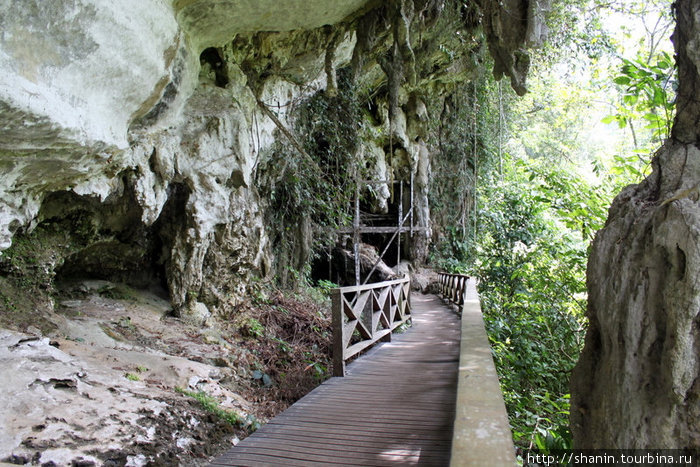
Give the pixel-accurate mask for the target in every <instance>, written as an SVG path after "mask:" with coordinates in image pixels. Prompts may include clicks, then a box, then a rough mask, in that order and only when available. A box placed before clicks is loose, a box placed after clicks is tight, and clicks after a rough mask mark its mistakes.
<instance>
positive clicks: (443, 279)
mask: <svg viewBox="0 0 700 467" xmlns="http://www.w3.org/2000/svg"><path fill="white" fill-rule="evenodd" d="M467 282H469V276H465V275H464V274H448V273H446V272H440V273H438V283H439V284H440V295H442V296H443V298H445V299H446V300H449V301H450V302H452V303H454V304H455V305H457V306H458V307H461V306H462V305H464V292H465V291H466V290H467Z"/></svg>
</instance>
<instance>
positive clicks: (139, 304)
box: [0, 280, 330, 466]
mask: <svg viewBox="0 0 700 467" xmlns="http://www.w3.org/2000/svg"><path fill="white" fill-rule="evenodd" d="M261 295H262V296H261V297H258V302H257V305H256V304H253V305H248V306H245V307H240V308H239V309H236V310H235V312H232V314H231V316H230V317H229V318H230V319H228V320H219V321H217V322H207V323H205V325H204V326H202V325H201V323H187V322H183V321H182V320H179V319H177V318H174V317H172V316H171V313H170V312H171V309H170V304H169V302H168V301H167V300H165V299H163V298H162V297H160V296H159V295H158V294H156V293H153V292H148V291H140V290H134V289H131V288H128V287H126V286H123V285H119V284H113V283H110V282H105V281H96V280H92V281H82V282H76V283H73V284H69V285H67V286H66V285H64V288H63V291H62V296H61V298H57V299H56V307H55V309H56V310H57V311H56V313H54V314H53V315H52V316H50V320H51V321H52V322H54V323H55V324H56V326H57V329H58V330H57V331H53V332H50V335H42V331H40V330H39V329H38V328H37V327H34V326H31V325H30V326H26V327H25V328H24V329H21V331H22V332H19V330H9V329H0V374H2V375H3V377H2V378H0V407H2V411H0V426H2V430H0V463H3V462H4V463H6V464H32V465H45V466H54V465H55V466H59V465H73V466H76V465H77V466H90V465H114V466H117V465H119V466H122V465H128V466H143V465H169V466H170V465H203V464H205V463H206V462H207V461H208V460H210V459H211V458H212V457H213V456H215V455H217V454H220V453H222V452H224V451H225V450H226V449H228V448H230V447H231V446H233V445H234V444H236V443H237V442H238V440H240V439H242V438H243V437H245V436H246V435H247V434H248V433H249V432H250V431H252V430H254V429H255V428H256V427H257V426H259V424H260V423H264V422H265V421H266V420H267V419H268V418H269V417H271V416H273V415H274V414H275V413H277V412H279V411H280V410H283V409H284V408H285V407H286V406H287V405H289V404H290V403H291V402H293V401H294V400H296V399H297V398H298V397H300V396H301V395H303V394H304V393H305V392H306V391H308V390H309V389H310V388H312V387H313V386H314V385H315V384H318V382H320V381H321V380H322V379H323V378H324V377H325V376H326V375H327V370H328V368H327V366H328V362H327V360H324V355H326V356H327V355H329V354H330V353H329V352H328V348H327V347H328V345H329V337H330V329H329V319H328V318H327V317H326V316H325V313H327V311H326V312H324V311H323V309H322V308H319V307H318V306H317V305H314V304H311V303H306V302H303V301H299V300H298V299H295V298H286V297H283V296H282V295H279V294H277V295H274V294H272V295H271V296H269V297H268V296H265V294H261ZM42 319H46V317H45V316H43V317H42ZM302 330H303V332H301V331H302ZM310 331H311V332H310ZM326 358H327V357H326ZM193 396H194V397H193ZM202 402H204V404H203V403H202ZM205 405H208V407H205ZM233 413H235V414H236V415H231V414H233ZM227 419H228V421H227ZM230 422H233V423H230Z"/></svg>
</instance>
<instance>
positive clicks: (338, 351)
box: [331, 289, 345, 376]
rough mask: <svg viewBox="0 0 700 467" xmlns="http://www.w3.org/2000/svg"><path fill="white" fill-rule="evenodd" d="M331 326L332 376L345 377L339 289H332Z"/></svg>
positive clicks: (340, 294)
mask: <svg viewBox="0 0 700 467" xmlns="http://www.w3.org/2000/svg"><path fill="white" fill-rule="evenodd" d="M331 301H332V308H331V313H332V324H333V376H345V356H344V355H343V352H345V349H344V348H343V341H344V340H345V339H343V297H342V292H341V290H340V289H333V293H332V294H331Z"/></svg>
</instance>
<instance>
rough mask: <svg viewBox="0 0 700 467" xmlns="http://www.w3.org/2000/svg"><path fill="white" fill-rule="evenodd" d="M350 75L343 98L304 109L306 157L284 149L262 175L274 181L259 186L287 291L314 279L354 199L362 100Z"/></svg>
mask: <svg viewBox="0 0 700 467" xmlns="http://www.w3.org/2000/svg"><path fill="white" fill-rule="evenodd" d="M348 74H349V73H348V72H347V71H344V70H340V71H339V73H338V84H339V92H338V94H337V95H336V96H328V95H327V94H326V93H325V92H323V91H319V92H317V93H316V94H314V95H313V96H312V97H310V98H309V99H307V100H305V101H303V102H302V103H301V104H300V105H299V106H298V108H296V109H295V112H296V113H297V121H296V128H295V132H296V134H297V138H298V139H299V141H300V143H301V145H302V146H303V148H304V150H305V152H306V153H307V154H308V155H309V156H310V157H311V159H312V160H309V159H308V158H307V157H305V156H303V155H301V154H299V151H298V150H297V149H295V148H292V147H289V146H280V147H278V149H277V151H276V152H277V154H276V155H275V157H273V158H272V159H270V160H269V161H268V162H267V163H266V166H265V167H263V168H262V169H261V170H259V171H258V173H259V175H258V176H259V177H261V176H262V177H268V178H270V179H271V180H268V181H265V182H264V183H259V186H261V187H263V189H262V195H263V197H265V198H266V199H267V200H268V203H269V209H267V210H266V215H267V219H266V220H267V223H268V225H269V226H270V229H269V230H270V231H271V232H274V233H275V235H274V236H273V238H272V242H273V245H274V248H275V250H276V252H277V259H278V261H279V264H278V266H277V274H278V278H279V280H280V283H281V285H283V286H289V285H296V284H298V283H299V282H302V281H303V280H305V279H306V278H307V276H308V268H309V261H310V259H311V258H312V255H313V254H314V252H316V251H319V250H320V249H322V248H324V247H326V246H327V245H329V244H331V243H332V242H333V241H335V234H334V231H335V229H336V228H337V227H338V226H339V225H340V224H342V223H345V220H346V219H347V216H348V213H347V209H348V207H349V206H350V200H351V199H352V197H353V196H354V189H355V185H354V179H355V175H356V172H357V168H356V167H355V166H354V162H353V161H354V156H355V153H356V151H357V148H358V145H359V142H360V136H359V132H360V121H361V112H360V107H359V98H358V97H357V93H356V90H355V87H354V85H353V83H352V82H351V81H350V79H349V77H348Z"/></svg>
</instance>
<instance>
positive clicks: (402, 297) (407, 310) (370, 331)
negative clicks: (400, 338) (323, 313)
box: [332, 276, 411, 376]
mask: <svg viewBox="0 0 700 467" xmlns="http://www.w3.org/2000/svg"><path fill="white" fill-rule="evenodd" d="M410 292H411V280H410V278H409V277H408V276H406V277H404V278H403V279H397V280H393V281H385V282H378V283H375V284H366V285H358V286H352V287H341V288H337V289H334V290H333V296H332V297H333V375H334V376H345V361H346V360H347V359H348V358H350V357H352V356H353V355H356V354H357V353H358V352H361V351H362V350H365V349H366V348H368V347H370V346H372V345H374V344H375V343H376V342H377V341H379V340H382V341H390V340H391V332H392V331H393V330H394V329H396V328H397V327H399V326H401V325H402V324H404V323H405V322H406V321H408V320H409V319H410V318H411V304H410Z"/></svg>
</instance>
